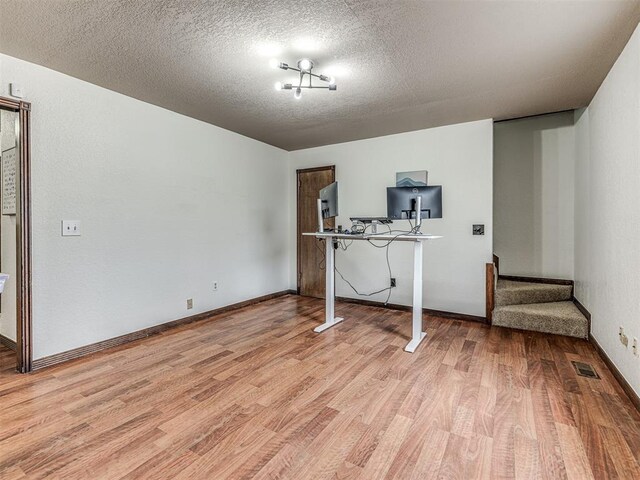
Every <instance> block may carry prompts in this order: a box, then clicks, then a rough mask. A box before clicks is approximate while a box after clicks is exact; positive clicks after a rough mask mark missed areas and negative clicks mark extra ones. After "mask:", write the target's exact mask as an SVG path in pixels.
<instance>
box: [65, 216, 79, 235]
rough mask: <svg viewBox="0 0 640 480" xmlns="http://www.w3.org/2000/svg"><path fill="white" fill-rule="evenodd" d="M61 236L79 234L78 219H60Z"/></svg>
mask: <svg viewBox="0 0 640 480" xmlns="http://www.w3.org/2000/svg"><path fill="white" fill-rule="evenodd" d="M62 236H63V237H79V236H80V220H62Z"/></svg>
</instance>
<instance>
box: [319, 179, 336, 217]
mask: <svg viewBox="0 0 640 480" xmlns="http://www.w3.org/2000/svg"><path fill="white" fill-rule="evenodd" d="M320 201H321V202H322V218H332V217H337V216H338V182H333V183H332V184H330V185H327V186H326V187H324V188H323V189H322V190H320Z"/></svg>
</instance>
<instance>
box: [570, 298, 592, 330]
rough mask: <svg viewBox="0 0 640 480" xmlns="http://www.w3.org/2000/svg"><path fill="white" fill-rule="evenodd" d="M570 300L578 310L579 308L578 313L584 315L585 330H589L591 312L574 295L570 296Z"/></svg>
mask: <svg viewBox="0 0 640 480" xmlns="http://www.w3.org/2000/svg"><path fill="white" fill-rule="evenodd" d="M571 300H573V303H574V305H575V306H576V307H577V308H578V310H580V313H582V315H584V316H585V318H586V319H587V331H589V332H591V313H590V312H589V310H587V309H586V307H585V306H584V305H582V303H580V301H579V300H578V299H577V298H576V297H575V296H572V297H571Z"/></svg>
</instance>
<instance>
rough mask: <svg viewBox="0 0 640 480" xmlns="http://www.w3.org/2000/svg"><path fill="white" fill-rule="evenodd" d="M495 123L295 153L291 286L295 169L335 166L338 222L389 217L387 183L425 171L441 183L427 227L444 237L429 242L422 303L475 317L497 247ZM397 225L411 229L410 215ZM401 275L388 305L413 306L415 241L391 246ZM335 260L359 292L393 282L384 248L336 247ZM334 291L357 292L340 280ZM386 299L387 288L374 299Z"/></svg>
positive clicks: (342, 293)
mask: <svg viewBox="0 0 640 480" xmlns="http://www.w3.org/2000/svg"><path fill="white" fill-rule="evenodd" d="M492 128H493V127H492V121H491V120H482V121H478V122H471V123H464V124H459V125H451V126H447V127H440V128H432V129H428V130H421V131H416V132H410V133H402V134H398V135H390V136H386V137H379V138H373V139H368V140H361V141H355V142H349V143H341V144H337V145H330V146H325V147H317V148H312V149H307V150H299V151H295V152H292V153H291V155H290V174H289V188H290V191H289V199H290V202H291V203H290V205H291V214H290V223H291V229H290V241H291V244H292V248H291V258H290V268H291V274H290V278H291V281H292V283H291V288H295V286H296V285H295V280H296V251H295V236H296V228H295V225H296V223H295V222H296V220H295V218H296V182H295V175H296V169H299V168H308V167H315V166H322V165H335V166H336V180H337V181H338V182H339V189H340V190H339V197H340V200H339V209H340V216H339V217H338V218H337V222H336V225H338V224H342V225H343V226H345V227H346V226H350V224H351V223H350V221H349V217H350V216H381V215H383V216H384V215H386V187H388V186H394V185H395V173H396V172H398V171H412V170H428V171H429V183H430V184H431V185H443V218H442V219H433V220H425V221H424V223H423V228H422V231H423V232H425V233H433V234H438V235H444V238H443V239H440V240H434V241H430V242H427V243H426V244H425V251H424V274H425V284H424V306H425V307H427V308H433V309H437V310H446V311H451V312H457V313H464V314H470V315H479V316H484V315H485V283H484V282H485V264H486V263H487V262H490V261H491V258H492V257H491V256H492V251H491V245H492V232H493V229H492V194H491V192H492V161H493V160H492V154H493V153H492V143H493V140H492V135H493V134H492ZM474 223H484V224H485V232H486V233H485V235H484V236H473V235H472V225H473V224H474ZM393 227H394V228H404V229H408V222H407V221H401V222H400V221H398V222H395V223H394V224H393ZM390 259H391V266H392V269H393V276H394V277H396V278H397V285H398V286H397V288H396V289H394V290H393V294H392V296H391V300H390V302H391V303H398V304H403V305H410V304H411V293H412V290H411V288H412V278H413V258H412V248H411V245H410V244H406V243H402V242H397V243H396V244H394V245H392V247H391V254H390ZM336 264H337V266H338V268H339V269H340V270H341V272H342V273H343V275H345V277H346V278H347V279H349V280H350V281H351V282H352V283H353V284H354V285H355V286H356V288H358V289H359V290H361V291H368V292H371V291H375V290H378V289H380V288H384V287H386V286H387V285H388V284H389V274H388V271H387V266H386V261H385V252H384V249H376V248H374V247H372V246H371V245H369V244H367V243H365V242H354V243H353V244H352V246H351V247H350V248H349V250H348V251H347V252H342V251H338V252H337V254H336ZM336 284H337V287H336V288H337V294H338V295H339V296H345V297H357V296H356V295H355V294H354V293H353V291H351V290H350V289H349V287H348V286H347V285H346V284H345V283H344V282H343V281H342V280H341V279H340V278H339V277H337V278H336ZM370 299H371V300H375V301H384V300H385V299H386V293H383V294H378V295H376V296H374V297H371V298H370Z"/></svg>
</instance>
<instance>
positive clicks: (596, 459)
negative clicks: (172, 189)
mask: <svg viewBox="0 0 640 480" xmlns="http://www.w3.org/2000/svg"><path fill="white" fill-rule="evenodd" d="M338 312H339V313H340V314H341V316H344V317H345V318H346V321H345V322H344V323H343V324H341V325H340V326H338V327H334V329H332V330H328V331H326V332H324V333H323V334H320V335H318V334H315V333H313V332H312V331H311V329H312V327H313V326H315V325H317V324H318V323H320V322H321V318H322V315H323V303H322V302H321V301H318V300H314V299H308V298H301V297H296V296H287V297H281V298H278V299H275V300H270V301H267V302H264V303H261V304H259V305H255V306H252V307H248V308H246V309H243V310H239V311H236V312H231V313H228V314H225V315H222V316H220V317H218V318H216V319H214V320H213V321H207V322H201V323H198V324H192V325H189V326H186V327H183V328H179V329H176V330H172V331H168V332H165V333H164V334H162V335H158V336H155V337H151V338H148V339H145V340H141V341H138V342H136V343H134V344H129V345H127V346H123V347H120V348H117V349H113V350H110V351H108V352H103V353H100V354H97V355H94V356H92V357H88V358H85V359H80V360H76V361H74V362H71V363H67V364H65V365H60V366H57V367H53V368H49V369H46V370H43V371H40V372H37V373H34V374H30V375H18V374H14V373H13V372H12V371H11V369H12V362H13V359H12V358H11V356H10V355H9V353H10V352H9V351H8V350H6V349H4V350H2V353H0V360H1V362H2V363H1V365H0V367H1V372H0V478H10V479H12V478H23V477H25V476H26V477H28V478H64V479H74V478H87V479H88V478H90V479H109V478H145V479H163V478H167V479H182V478H202V479H221V478H232V479H241V478H291V479H296V480H301V479H309V478H340V479H347V478H358V479H364V480H370V479H375V478H398V479H406V478H420V479H426V478H459V479H465V480H466V479H473V478H505V479H506V478H508V479H511V478H547V479H562V478H572V479H580V480H583V479H588V478H592V477H594V478H625V479H632V478H635V479H638V478H640V465H639V462H640V415H639V414H638V412H637V411H635V410H634V409H633V407H632V405H631V404H630V402H629V400H628V399H627V398H626V397H624V394H623V393H622V392H621V390H620V388H619V386H618V385H617V384H616V383H615V380H614V379H613V377H612V375H611V374H610V372H608V371H607V369H606V367H605V366H604V364H603V363H602V362H601V361H600V360H599V358H598V357H597V354H596V352H595V351H594V349H593V348H592V347H591V346H590V345H589V344H588V343H587V342H585V341H581V340H575V339H570V338H564V337H553V336H544V335H541V334H529V333H522V332H517V331H510V330H506V329H501V328H493V329H490V328H487V327H485V326H482V325H478V324H474V323H467V322H460V321H452V320H445V319H437V318H428V319H426V321H425V325H426V328H427V331H428V340H427V341H426V342H424V343H423V344H422V345H421V346H420V347H419V349H418V351H417V352H416V353H415V354H413V355H411V354H408V353H405V352H403V351H402V347H403V346H404V345H405V344H406V342H407V337H408V335H409V331H410V314H409V313H408V312H396V311H390V310H383V309H378V308H374V307H363V306H356V305H348V304H339V305H338ZM571 360H580V361H584V362H587V363H591V364H592V365H594V366H595V368H596V370H597V371H598V373H599V374H600V375H601V376H602V379H601V380H592V379H587V378H583V377H577V376H576V375H575V373H574V371H573V369H572V366H571V363H570V361H571Z"/></svg>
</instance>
